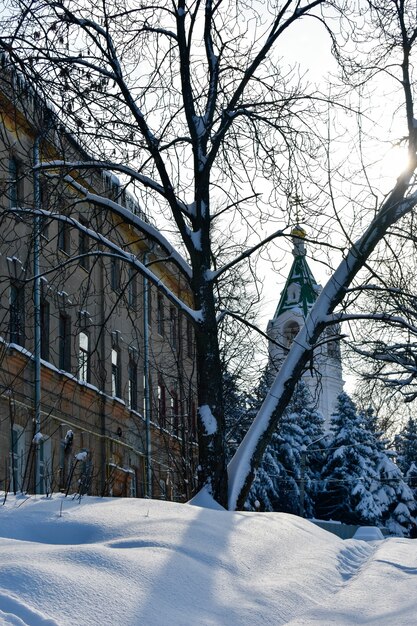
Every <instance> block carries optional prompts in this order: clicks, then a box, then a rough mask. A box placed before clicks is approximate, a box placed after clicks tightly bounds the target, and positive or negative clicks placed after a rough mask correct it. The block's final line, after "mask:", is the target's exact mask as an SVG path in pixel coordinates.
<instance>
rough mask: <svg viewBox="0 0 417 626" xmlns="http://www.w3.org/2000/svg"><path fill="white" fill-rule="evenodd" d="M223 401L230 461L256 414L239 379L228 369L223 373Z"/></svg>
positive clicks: (228, 458)
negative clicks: (241, 388)
mask: <svg viewBox="0 0 417 626" xmlns="http://www.w3.org/2000/svg"><path fill="white" fill-rule="evenodd" d="M223 399H224V415H225V420H226V444H227V445H226V450H227V460H228V461H230V459H231V458H232V456H233V455H234V453H235V452H236V449H237V447H238V445H239V443H240V442H241V441H242V439H243V437H244V436H245V433H246V431H247V430H248V428H249V426H250V424H251V422H252V420H253V419H254V417H255V415H256V413H253V412H252V411H251V410H250V407H249V405H248V397H247V394H246V393H245V392H242V391H241V390H240V388H239V383H238V380H237V377H236V376H234V375H233V374H231V373H230V372H228V371H227V370H226V369H225V370H224V373H223Z"/></svg>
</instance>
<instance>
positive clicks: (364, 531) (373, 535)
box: [353, 526, 384, 541]
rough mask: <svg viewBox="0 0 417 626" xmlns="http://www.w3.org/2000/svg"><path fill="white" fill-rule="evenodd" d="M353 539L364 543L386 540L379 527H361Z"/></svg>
mask: <svg viewBox="0 0 417 626" xmlns="http://www.w3.org/2000/svg"><path fill="white" fill-rule="evenodd" d="M353 538H354V539H361V540H362V541H379V540H381V539H383V538H384V535H383V534H382V532H381V530H380V529H379V528H378V527H377V526H359V528H358V530H357V531H356V533H355V534H354V535H353Z"/></svg>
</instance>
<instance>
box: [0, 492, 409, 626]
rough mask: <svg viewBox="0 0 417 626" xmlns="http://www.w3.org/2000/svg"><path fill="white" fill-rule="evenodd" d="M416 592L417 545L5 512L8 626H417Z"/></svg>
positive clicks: (158, 517)
mask: <svg viewBox="0 0 417 626" xmlns="http://www.w3.org/2000/svg"><path fill="white" fill-rule="evenodd" d="M1 502H2V501H0V504H1ZM416 591H417V540H415V541H413V540H410V539H387V540H384V541H379V542H374V543H366V542H364V541H357V540H353V539H350V540H347V541H342V540H341V539H338V538H337V537H335V536H334V535H331V534H330V533H328V532H326V531H324V530H321V529H320V528H318V527H317V526H315V525H313V524H312V523H310V522H308V521H305V520H302V519H300V518H298V517H294V516H291V515H286V514H281V513H230V512H227V511H222V510H210V509H205V508H202V507H198V506H191V505H187V504H186V505H181V504H173V503H166V502H157V501H152V500H129V499H114V498H113V499H110V498H105V499H101V498H87V497H85V498H83V499H82V501H81V503H79V502H77V501H75V500H72V499H71V498H64V497H63V496H61V495H56V496H54V497H53V498H52V499H46V498H42V497H39V496H38V497H37V498H35V497H34V496H32V497H30V498H29V499H26V498H25V497H16V498H15V497H13V496H9V497H8V498H7V501H6V503H5V505H4V506H0V624H1V625H3V624H7V625H12V624H13V625H14V626H17V625H20V626H21V625H24V624H28V625H30V626H41V625H42V626H46V625H48V626H52V625H57V624H58V625H60V626H64V625H68V626H69V625H71V626H79V625H80V626H81V625H83V626H89V625H93V624H98V625H100V626H107V625H108V626H133V625H134V626H139V625H144V626H158V625H163V626H179V625H181V626H189V625H190V626H191V625H192V626H206V625H207V626H215V625H222V626H246V625H252V624H253V625H258V624H259V625H261V624H262V625H268V624H269V625H273V626H277V625H279V624H288V625H291V626H296V625H297V626H299V625H310V624H316V625H320V626H326V625H328V624H333V625H336V626H345V625H346V624H374V625H375V626H414V625H416V624H417V593H416Z"/></svg>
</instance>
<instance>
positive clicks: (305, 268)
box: [267, 227, 343, 424]
mask: <svg viewBox="0 0 417 626" xmlns="http://www.w3.org/2000/svg"><path fill="white" fill-rule="evenodd" d="M292 234H293V256H294V260H293V263H292V266H291V268H290V271H289V273H288V277H287V280H286V283H285V286H284V289H283V291H282V293H281V296H280V299H279V302H278V306H277V308H276V311H275V314H274V317H273V318H272V320H270V322H269V323H268V330H267V332H268V335H269V337H270V339H271V341H270V342H269V367H270V369H271V371H272V372H274V371H275V372H276V371H277V370H278V369H279V367H280V364H281V362H282V360H283V358H284V357H285V355H286V354H287V350H288V348H289V347H290V345H291V344H292V342H293V341H294V339H295V337H296V336H297V334H298V332H299V330H300V328H301V327H302V326H303V324H304V321H305V319H306V317H307V315H308V313H309V312H310V310H311V308H312V306H313V304H314V303H315V301H316V299H317V297H318V295H319V293H320V290H321V287H320V285H318V284H317V282H316V280H315V278H314V276H313V274H312V272H311V269H310V267H309V265H308V263H307V260H306V248H305V244H304V241H303V239H304V237H305V231H304V230H303V229H302V228H300V227H296V228H294V229H293V231H292ZM337 335H339V327H338V326H333V327H329V328H328V330H327V331H326V332H325V334H324V335H323V336H322V338H321V340H320V342H319V343H320V344H321V345H320V346H319V347H318V348H317V349H316V350H315V353H314V357H313V359H312V361H311V363H310V367H309V368H308V370H307V371H306V372H305V373H304V375H303V380H304V382H305V383H306V384H307V385H308V387H309V389H310V391H311V394H312V396H313V398H314V399H315V400H316V405H317V408H318V409H319V410H320V412H321V413H322V415H323V417H324V418H325V420H326V423H327V424H328V423H329V420H330V416H331V414H332V412H333V410H334V409H335V407H336V400H337V396H338V395H339V394H340V393H341V392H342V391H343V376H342V364H341V358H340V345H339V343H340V342H339V340H338V339H337Z"/></svg>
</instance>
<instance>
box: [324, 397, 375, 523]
mask: <svg viewBox="0 0 417 626" xmlns="http://www.w3.org/2000/svg"><path fill="white" fill-rule="evenodd" d="M331 433H332V434H331V436H330V439H329V448H328V455H327V459H326V463H325V466H324V468H323V473H322V487H321V494H320V498H319V506H318V509H319V510H318V513H319V515H320V516H321V517H323V518H324V519H334V520H339V521H341V522H345V523H347V524H377V523H378V521H379V519H380V517H381V510H380V507H379V502H378V501H377V500H376V498H375V496H374V494H373V488H374V486H375V483H376V481H377V474H376V471H375V469H374V468H375V461H376V450H375V440H374V437H373V436H372V433H370V432H369V430H367V428H365V427H364V420H363V416H360V415H358V413H357V410H356V406H355V404H354V403H353V402H352V400H351V399H350V398H349V396H348V395H347V394H346V393H341V394H340V395H339V397H338V402H337V409H336V411H335V413H334V414H333V415H332V417H331Z"/></svg>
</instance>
